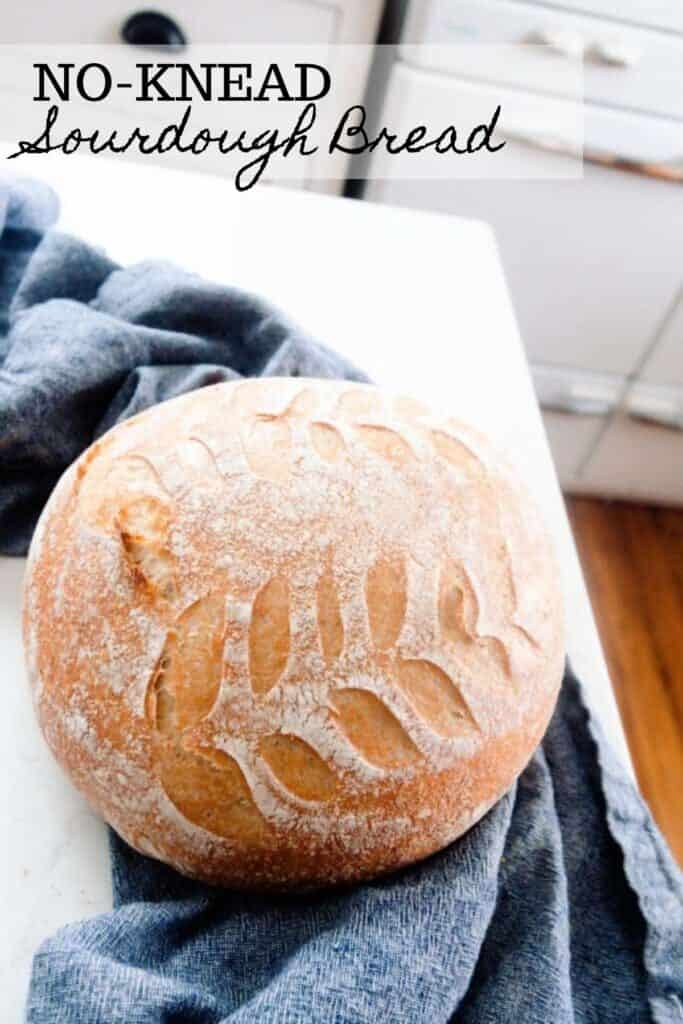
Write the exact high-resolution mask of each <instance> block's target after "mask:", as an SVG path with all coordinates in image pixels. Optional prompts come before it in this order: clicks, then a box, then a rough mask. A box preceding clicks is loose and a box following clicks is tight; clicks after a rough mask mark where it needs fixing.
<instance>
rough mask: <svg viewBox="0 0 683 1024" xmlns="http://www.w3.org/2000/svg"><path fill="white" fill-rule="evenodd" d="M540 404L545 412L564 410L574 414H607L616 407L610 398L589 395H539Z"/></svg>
mask: <svg viewBox="0 0 683 1024" xmlns="http://www.w3.org/2000/svg"><path fill="white" fill-rule="evenodd" d="M538 404H539V405H540V407H541V409H543V410H545V412H564V413H569V414H570V415H572V416H607V415H609V413H610V412H611V411H612V409H613V408H614V403H613V402H610V401H609V399H606V398H591V397H589V396H588V395H585V396H582V395H561V394H558V395H547V396H544V397H542V398H540V397H539V399H538Z"/></svg>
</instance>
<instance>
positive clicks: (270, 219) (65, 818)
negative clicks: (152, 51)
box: [0, 147, 630, 1024]
mask: <svg viewBox="0 0 683 1024" xmlns="http://www.w3.org/2000/svg"><path fill="white" fill-rule="evenodd" d="M1 155H2V147H0V156H1ZM8 170H11V171H12V172H13V173H21V174H22V175H33V176H35V177H41V178H43V179H45V180H47V181H49V182H51V183H52V184H53V185H54V186H55V188H56V189H57V191H58V192H59V194H60V196H61V199H62V218H61V221H60V225H59V226H60V228H62V229H63V230H65V231H70V232H73V233H74V234H77V235H79V236H81V237H83V238H85V239H87V240H89V241H92V242H95V243H96V244H97V245H99V246H102V247H104V248H106V250H107V251H108V253H109V254H110V255H111V256H112V257H113V258H114V259H116V260H119V261H121V262H130V261H135V260H139V259H147V258H153V257H161V258H164V259H170V260H173V261H174V262H176V263H178V264H180V265H182V266H184V267H187V268H189V269H192V270H195V271H197V272H199V273H200V274H203V275H205V276H207V277H209V278H212V279H214V280H216V281H221V282H225V283H230V284H236V285H241V286H243V287H245V288H249V289H251V290H253V291H257V292H259V293H261V294H263V295H264V296H265V297H267V298H268V299H269V300H271V301H272V302H274V303H276V304H277V305H279V306H281V307H282V308H283V309H285V310H286V311H287V312H288V313H289V314H290V315H291V316H292V317H294V318H295V319H296V320H298V321H299V323H300V324H301V325H302V326H303V327H304V328H306V329H307V330H308V331H310V332H311V333H312V334H313V335H315V336H317V337H318V338H319V339H320V340H321V341H323V342H325V343H327V344H328V345H330V346H332V347H333V348H336V349H338V350H339V351H340V352H344V353H345V354H346V355H348V356H349V358H350V359H352V360H353V361H355V362H356V363H357V365H358V366H360V367H362V368H363V369H364V370H365V371H366V372H367V373H368V374H369V375H370V376H371V377H372V378H373V379H374V380H375V381H376V382H377V383H379V384H382V385H385V386H387V387H390V388H391V389H392V390H400V391H403V392H407V393H409V394H414V395H416V396H418V397H422V398H424V399H426V400H427V401H429V402H432V404H434V405H437V406H440V407H444V408H446V409H448V410H450V411H452V413H453V415H456V416H458V417H459V418H462V419H464V420H468V421H470V422H472V423H473V424H475V425H476V426H477V427H479V428H481V429H482V430H484V431H485V432H487V433H488V434H489V435H490V436H491V437H492V438H493V439H494V441H497V442H498V443H499V444H502V445H503V446H504V447H505V448H507V449H508V451H509V452H510V454H511V456H512V458H513V460H514V461H515V462H516V464H517V466H518V469H519V471H520V473H521V475H522V477H523V478H524V479H525V480H526V482H527V483H528V485H529V487H530V488H531V490H532V491H533V493H534V494H535V496H536V498H537V500H538V502H539V503H540V505H541V507H542V509H543V511H544V513H545V517H546V519H547V521H548V523H549V525H550V527H551V530H552V533H553V535H554V538H555V542H556V546H557V550H558V553H559V558H560V563H561V570H562V580H563V586H564V594H565V601H566V618H567V637H568V653H569V656H570V657H571V659H572V661H573V664H574V666H575V668H576V670H577V672H578V674H579V675H580V676H581V677H582V679H583V680H584V682H585V684H586V686H587V689H588V695H589V700H590V702H591V704H592V705H593V707H594V709H595V711H596V712H597V714H598V715H599V716H600V718H601V720H602V723H603V726H604V728H605V730H606V732H607V734H608V735H609V736H610V737H611V739H612V742H613V744H614V745H615V746H616V748H617V749H618V751H619V752H620V753H621V754H622V756H623V759H624V761H625V762H626V763H627V764H628V765H629V766H630V761H629V756H628V752H627V748H626V743H625V740H624V735H623V731H622V728H621V723H620V720H619V715H618V712H617V708H616V704H615V701H614V696H613V693H612V689H611V686H610V682H609V678H608V675H607V670H606V668H605V663H604V660H603V656H602V653H601V649H600V644H599V641H598V636H597V633H596V629H595V625H594V622H593V618H592V614H591V610H590V605H589V603H588V599H587V596H586V592H585V588H584V583H583V578H582V575H581V570H580V568H579V563H578V560H577V556H576V551H575V549H574V544H573V541H572V537H571V533H570V529H569V525H568V521H567V517H566V514H565V510H564V504H563V501H562V497H561V494H560V491H559V488H558V484H557V480H556V477H555V473H554V470H553V466H552V462H551V458H550V452H549V449H548V445H547V443H546V439H545V434H544V432H543V427H542V423H541V418H540V415H539V412H538V408H537V405H536V402H535V399H534V393H533V389H532V385H531V380H530V377H529V374H528V371H527V366H526V361H525V358H524V353H523V350H522V346H521V343H520V339H519V334H518V330H517V325H516V322H515V317H514V313H513V309H512V305H511V302H510V297H509V295H508V292H507V289H506V286H505V281H504V278H503V273H502V269H501V264H500V261H499V258H498V254H497V251H496V246H495V242H494V238H493V235H492V233H491V231H490V230H489V228H488V227H487V226H486V225H484V224H481V223H479V222H476V221H468V220H463V219H460V218H455V217H445V216H441V215H436V214H428V213H424V214H423V213H416V212H411V211H406V210H398V209H393V208H391V207H382V206H375V205H372V204H369V203H360V202H355V201H350V200H343V199H336V198H330V197H327V196H320V195H310V194H304V193H298V192H293V191H286V190H279V189H274V188H263V189H261V190H258V191H253V192H248V193H245V194H241V195H240V194H237V193H236V192H234V191H233V189H232V187H231V186H230V184H229V183H228V182H226V181H225V180H221V179H217V178H211V177H208V176H205V175H201V176H195V175H192V174H187V173H182V172H178V171H166V170H160V169H159V168H151V167H146V166H140V165H134V164H128V163H120V162H117V163H115V164H114V163H107V162H106V161H104V160H102V159H100V158H92V157H91V158H87V157H77V156H70V157H64V156H60V155H58V156H52V155H50V156H32V157H25V158H22V159H21V160H18V161H15V162H14V163H13V164H9V165H8V164H4V167H3V170H2V172H0V173H3V174H6V173H8ZM23 567H24V562H23V560H19V559H1V558H0V648H1V650H2V669H1V671H2V679H3V693H4V706H3V715H2V752H3V753H2V765H3V771H2V791H1V792H2V828H3V832H4V835H5V837H6V838H5V842H4V844H3V846H2V848H0V886H1V887H2V898H1V905H2V907H3V910H4V920H3V929H2V937H1V938H0V991H2V993H3V1000H2V1001H3V1007H4V1014H6V1016H4V1015H3V1020H7V1021H8V1024H9V1022H13V1021H18V1020H19V1019H20V1017H21V1007H22V1005H23V1000H24V996H25V991H26V985H27V979H28V971H29V966H30V958H31V955H32V953H33V951H34V949H35V947H36V946H37V945H38V943H39V942H40V941H41V939H42V938H43V937H45V936H46V935H48V934H50V932H52V931H54V930H55V929H56V928H57V927H59V926H60V925H61V924H64V923H66V922H68V921H72V920H75V919H78V918H80V917H84V916H88V915H92V914H94V913H97V912H99V911H101V910H106V909H109V907H110V884H109V863H108V855H107V848H106V837H105V829H104V826H103V825H102V824H101V823H100V822H99V821H97V820H96V819H94V818H93V816H92V815H91V814H90V813H89V812H88V810H87V809H86V807H85V805H84V803H83V801H82V800H81V798H80V797H79V796H78V795H77V794H76V793H75V792H74V791H73V790H72V789H71V787H70V785H69V783H68V782H67V780H66V779H65V777H64V776H63V775H62V774H61V771H60V770H59V769H58V768H57V767H56V765H55V763H54V762H53V760H52V758H51V756H50V754H49V753H48V752H47V749H46V747H45V745H44V744H43V742H42V740H41V738H40V735H39V734H38V730H37V727H36V726H35V723H34V720H33V714H32V708H31V703H30V699H29V694H28V690H27V685H26V681H25V675H24V667H23V661H22V651H21V638H20V628H19V627H20V621H19V619H20V616H19V601H20V587H21V578H22V574H23Z"/></svg>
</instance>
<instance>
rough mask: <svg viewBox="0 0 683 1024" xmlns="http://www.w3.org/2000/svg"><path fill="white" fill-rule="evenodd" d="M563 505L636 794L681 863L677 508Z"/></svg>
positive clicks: (682, 713) (681, 595)
mask: <svg viewBox="0 0 683 1024" xmlns="http://www.w3.org/2000/svg"><path fill="white" fill-rule="evenodd" d="M567 507H568V510H569V516H570V519H571V523H572V526H573V529H574V536H575V538H576V543H577V547H578V549H579V555H580V557H581V562H582V565H583V570H584V574H585V576H586V582H587V584H588V590H589V592H590V596H591V601H592V603H593V611H594V613H595V618H596V620H597V624H598V628H599V630H600V635H601V638H602V643H603V647H604V650H605V656H606V658H607V663H608V666H609V669H610V674H611V677H612V682H613V684H614V688H615V691H616V696H617V700H618V702H619V708H620V710H621V715H622V719H623V722H624V728H625V730H626V737H627V739H628V743H629V746H630V749H631V755H632V757H633V762H634V765H635V769H636V774H637V776H638V781H639V783H640V788H641V791H642V793H643V795H644V797H645V799H646V800H647V801H648V803H649V805H650V807H651V808H652V812H653V814H654V816H655V818H656V820H657V822H658V824H659V827H660V828H661V830H662V832H663V833H664V835H665V836H666V837H667V839H668V841H669V845H670V846H671V849H672V851H673V853H674V855H675V856H676V857H677V858H678V861H679V863H680V864H682V865H683V510H675V509H658V508H650V507H646V506H643V505H630V504H626V503H622V502H608V501H597V500H593V499H588V498H568V499H567Z"/></svg>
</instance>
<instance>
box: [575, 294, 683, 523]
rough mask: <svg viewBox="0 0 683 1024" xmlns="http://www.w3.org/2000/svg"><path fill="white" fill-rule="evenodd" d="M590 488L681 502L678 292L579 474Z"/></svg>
mask: <svg viewBox="0 0 683 1024" xmlns="http://www.w3.org/2000/svg"><path fill="white" fill-rule="evenodd" d="M580 485H581V486H583V487H584V488H586V489H590V490H592V491H599V492H603V493H606V494H614V495H617V496H619V497H626V498H638V499H640V500H643V501H655V502H664V503H674V504H683V294H682V295H681V296H680V297H679V298H678V300H677V301H676V302H675V303H673V304H672V306H671V308H670V309H669V311H668V314H667V315H666V316H665V318H664V320H663V322H662V325H661V329H660V331H659V334H658V337H657V339H656V341H655V343H654V344H653V346H652V349H651V351H650V353H649V355H648V356H647V358H646V359H645V361H644V363H643V365H642V367H641V369H640V371H639V373H638V376H637V379H636V380H634V381H633V383H632V384H631V386H630V387H629V389H628V392H627V394H626V396H625V399H624V401H623V403H622V406H621V408H620V411H619V413H618V415H617V416H615V417H614V419H613V421H612V422H611V423H610V426H609V429H608V430H607V431H606V432H605V434H604V436H603V437H602V438H601V440H600V443H599V444H598V445H597V447H596V449H595V452H594V453H593V455H592V457H591V458H590V460H589V462H588V463H587V465H586V467H585V471H584V473H583V474H582V477H581V481H580Z"/></svg>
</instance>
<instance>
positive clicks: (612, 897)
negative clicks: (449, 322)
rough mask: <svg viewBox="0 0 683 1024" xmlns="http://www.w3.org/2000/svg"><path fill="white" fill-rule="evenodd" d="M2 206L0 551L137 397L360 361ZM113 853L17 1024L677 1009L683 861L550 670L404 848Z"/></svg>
mask: <svg viewBox="0 0 683 1024" xmlns="http://www.w3.org/2000/svg"><path fill="white" fill-rule="evenodd" d="M5 191H8V190H7V189H6V190H5ZM3 209H5V210H6V211H8V212H7V216H6V220H5V230H4V232H3V234H2V237H1V238H0V289H1V290H2V292H1V294H2V298H3V302H4V303H5V304H6V305H9V317H8V322H9V325H10V327H9V333H8V334H7V336H6V337H5V338H4V339H3V341H2V342H1V343H0V344H3V345H4V349H2V348H0V353H1V352H3V351H5V352H6V353H7V354H6V356H5V362H4V365H2V366H1V368H0V542H1V547H2V550H4V551H5V552H14V553H21V552H23V551H24V550H25V548H26V545H27V543H28V540H29V538H30V533H31V529H32V526H33V524H34V522H35V518H36V515H37V514H38V512H39V510H40V507H41V505H42V503H43V501H44V500H45V498H46V497H47V494H48V493H49V491H50V489H51V487H52V485H53V483H54V481H55V479H56V478H57V476H58V475H59V473H60V472H61V471H62V469H63V468H64V467H65V466H66V465H67V464H68V463H69V462H70V461H71V460H72V459H73V458H75V457H76V455H77V454H78V453H79V452H80V451H81V450H82V448H83V447H85V446H86V445H87V444H89V443H90V442H91V441H92V440H93V439H94V438H95V437H97V436H98V435H99V434H101V433H102V432H103V431H104V430H105V429H107V428H108V427H109V426H111V424H112V423H115V422H117V421H118V420H121V419H124V418H125V417H126V416H129V415H131V414H132V413H134V412H137V411H138V410H140V409H142V408H145V407H146V406H148V405H150V404H153V403H154V402H156V401H160V400H162V399H163V398H167V397H170V396H171V395H175V394H179V393H181V392H184V391H187V390H189V389H191V388H194V387H199V386H202V384H206V383H213V382H214V381H216V380H224V379H231V378H232V377H234V376H237V375H244V374H246V375H257V374H263V373H269V374H273V373H278V374H294V375H304V374H306V375H318V376H348V377H360V376H361V375H360V374H357V373H356V372H355V371H354V370H353V369H352V368H350V367H348V366H347V365H346V364H345V363H344V362H343V361H341V360H340V359H338V357H336V356H335V355H333V354H332V353H330V352H328V351H327V350H326V349H324V348H323V347H322V346H319V345H317V344H316V343H314V342H313V341H312V340H310V339H307V338H305V337H304V336H303V335H302V334H301V333H300V332H298V331H297V330H296V329H295V328H294V327H292V326H291V325H290V324H288V323H287V321H286V320H284V319H283V318H282V317H281V316H280V315H279V314H277V313H274V312H272V311H271V310H269V309H268V307H266V306H265V305H264V304H263V303H261V302H260V301H258V300H255V299H253V298H251V297H249V296H245V295H244V294H243V293H240V292H236V291H232V290H230V289H228V288H225V287H218V286H215V285H209V284H206V283H205V282H202V281H201V280H199V279H198V278H196V277H193V276H191V275H188V274H184V273H183V272H181V271H179V270H177V269H174V268H171V267H168V266H162V265H159V264H143V265H140V266H137V267H132V268H130V269H127V270H121V269H120V268H118V267H116V266H115V265H114V264H112V263H111V262H110V261H109V260H107V258H106V257H105V256H104V255H103V254H101V253H98V252H96V251H94V250H93V249H91V248H89V247H88V246H85V245H83V244H81V243H79V242H77V241H75V240H74V239H70V238H66V237H64V236H61V235H58V234H56V233H52V232H48V233H47V234H46V235H45V236H44V237H43V238H42V240H41V239H40V233H41V231H42V230H43V229H44V228H46V227H47V226H48V224H49V222H50V221H51V219H52V218H53V217H54V206H51V205H50V201H49V199H48V198H47V196H46V192H45V190H40V189H39V188H38V187H37V186H36V187H35V192H32V191H31V187H30V186H22V188H21V190H19V191H17V189H15V190H14V191H12V192H10V194H9V196H7V195H6V196H5V197H4V198H3V196H2V188H1V187H0V213H1V212H2V210H3ZM22 218H24V219H23V220H22ZM22 232H23V234H22ZM415 358H416V359H417V358H419V353H417V352H416V355H415ZM111 862H112V877H113V889H114V906H113V909H112V911H111V912H109V913H106V914H103V915H100V916H99V917H96V918H94V919H92V920H88V921H83V922H80V923H76V924H73V925H69V926H67V927H65V928H63V929H61V930H60V931H59V932H58V933H57V934H56V935H54V936H53V937H52V938H50V939H48V940H47V941H46V942H44V943H43V944H42V946H41V947H40V949H39V950H38V951H37V953H36V956H35V959H34V963H33V971H32V977H31V984H30V990H29V993H28V1000H27V1007H26V1018H25V1019H26V1021H27V1022H28V1024H218V1022H226V1024H238V1022H242V1021H250V1022H251V1021H256V1022H262V1024H295V1022H296V1024H298V1022H302V1024H314V1022H315V1024H371V1022H372V1024H375V1022H377V1021H386V1022H391V1024H421V1022H424V1024H447V1022H449V1021H457V1022H459V1024H506V1022H511V1024H513V1022H514V1024H570V1022H581V1024H593V1022H595V1024H598V1022H599V1024H612V1022H614V1024H617V1022H618V1024H631V1022H632V1024H636V1022H638V1024H640V1022H643V1021H655V1022H656V1024H673V1022H681V1021H683V878H682V876H681V873H680V872H679V871H678V869H677V867H676V866H675V864H674V862H673V860H672V858H671V855H670V853H669V851H668V849H667V847H666V844H665V843H664V841H663V839H662V838H661V836H660V834H659V832H658V830H657V828H656V826H655V825H654V823H653V821H652V818H651V816H650V814H649V812H648V810H647V808H646V807H645V805H644V803H643V801H642V800H641V798H640V797H639V795H638V794H637V792H636V790H635V789H634V787H633V785H632V783H631V782H630V780H629V778H628V776H627V775H626V774H625V772H624V769H623V768H622V766H621V764H620V763H619V762H618V760H617V758H616V756H615V755H614V754H613V753H612V751H611V749H610V747H609V745H608V744H607V742H606V741H605V739H604V737H603V736H602V733H601V731H600V727H599V724H598V723H597V722H596V721H595V720H594V719H593V718H592V716H591V715H590V713H589V712H588V711H587V709H586V705H585V702H584V700H583V697H582V690H581V685H580V683H579V682H578V681H577V680H576V679H575V677H574V676H573V674H572V673H571V671H570V670H569V669H567V672H566V673H565V678H564V681H563V685H562V691H561V695H560V700H559V703H558V707H557V710H556V712H555V714H554V716H553V719H552V722H551V724H550V727H549V729H548V732H547V734H546V736H545V738H544V740H543V743H542V745H541V747H540V748H539V750H538V751H537V752H536V753H535V754H534V756H533V758H532V759H531V762H530V763H529V765H528V766H527V768H526V769H525V771H524V772H523V773H522V775H521V777H520V779H519V780H518V782H517V783H516V785H515V786H514V787H513V789H512V790H511V791H510V792H509V793H508V794H506V795H505V796H504V797H503V798H502V799H501V800H500V801H499V802H498V804H497V805H496V806H495V807H494V808H493V809H492V810H491V811H490V812H489V813H488V814H487V815H486V816H485V817H484V818H483V819H482V821H480V822H479V823H478V824H477V825H476V826H475V827H474V828H473V829H472V830H471V831H470V832H469V833H467V834H466V835H465V836H463V837H462V838H461V839H460V840H459V841H457V842H456V843H454V844H452V845H451V846H450V847H449V848H448V849H446V850H444V851H443V852H441V853H439V854H437V855H435V856H433V857H431V858H430V859H429V860H427V861H425V862H423V863H421V864H418V865H416V866H414V867H412V868H410V869H407V870H404V871H402V872H399V873H396V874H393V875H391V876H388V877H386V878H383V879H380V880H378V881H375V882H371V883H366V884H363V885H357V886H354V887H347V888H343V889H338V890H334V891H324V892H320V893H315V894H307V895H297V896H272V895H269V896H267V897H266V896H260V895H257V894H244V893H236V892H232V891H227V890H220V889H213V888H210V887H207V886H205V885H202V884H200V883H198V882H194V881H190V880H188V879H185V878H182V877H181V876H180V875H178V874H177V873H175V872H174V871H172V870H171V869H170V868H168V867H166V866H164V865H161V864H158V863H156V862H155V861H153V860H150V859H148V858H146V857H143V856H141V855H139V854H137V853H135V852H134V851H132V850H131V849H130V848H129V847H128V846H126V844H125V843H124V842H123V841H122V840H121V839H119V838H118V837H117V836H116V835H114V834H113V833H111Z"/></svg>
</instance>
